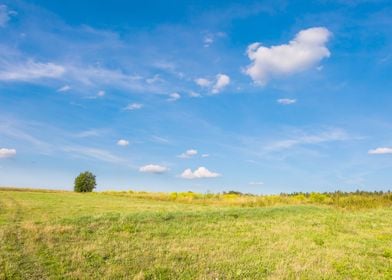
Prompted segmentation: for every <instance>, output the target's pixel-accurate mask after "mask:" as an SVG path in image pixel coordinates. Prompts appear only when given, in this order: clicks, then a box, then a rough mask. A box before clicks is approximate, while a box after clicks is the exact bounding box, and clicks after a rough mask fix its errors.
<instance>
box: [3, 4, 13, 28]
mask: <svg viewBox="0 0 392 280" xmlns="http://www.w3.org/2000/svg"><path fill="white" fill-rule="evenodd" d="M12 15H16V12H15V11H11V10H9V9H8V7H7V6H6V5H0V27H5V26H6V25H7V23H8V22H9V21H10V19H11V16H12Z"/></svg>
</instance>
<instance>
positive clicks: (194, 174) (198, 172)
mask: <svg viewBox="0 0 392 280" xmlns="http://www.w3.org/2000/svg"><path fill="white" fill-rule="evenodd" d="M219 176H221V175H220V174H219V173H215V172H211V171H210V170H208V169H207V168H205V167H203V166H201V167H199V168H197V169H195V171H192V170H191V169H190V168H188V169H185V170H184V172H182V174H181V175H180V177H181V178H184V179H203V178H215V177H219Z"/></svg>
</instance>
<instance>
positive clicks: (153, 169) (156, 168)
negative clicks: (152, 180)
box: [139, 164, 168, 174]
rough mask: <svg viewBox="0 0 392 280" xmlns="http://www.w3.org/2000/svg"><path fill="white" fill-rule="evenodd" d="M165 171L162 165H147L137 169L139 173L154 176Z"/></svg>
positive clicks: (165, 168)
mask: <svg viewBox="0 0 392 280" xmlns="http://www.w3.org/2000/svg"><path fill="white" fill-rule="evenodd" d="M167 170H168V169H167V167H165V166H162V165H157V164H147V165H145V166H141V167H140V168H139V171H140V172H145V173H155V174H162V173H164V172H166V171H167Z"/></svg>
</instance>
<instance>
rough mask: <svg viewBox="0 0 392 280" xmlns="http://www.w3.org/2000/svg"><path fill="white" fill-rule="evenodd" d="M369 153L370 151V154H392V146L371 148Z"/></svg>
mask: <svg viewBox="0 0 392 280" xmlns="http://www.w3.org/2000/svg"><path fill="white" fill-rule="evenodd" d="M368 153H369V154H370V155H386V154H392V148H390V147H382V148H376V149H373V150H370V151H369V152H368Z"/></svg>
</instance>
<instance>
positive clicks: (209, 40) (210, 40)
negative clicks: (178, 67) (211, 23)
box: [203, 34, 214, 48]
mask: <svg viewBox="0 0 392 280" xmlns="http://www.w3.org/2000/svg"><path fill="white" fill-rule="evenodd" d="M213 42H214V37H213V36H212V35H211V34H208V35H206V36H204V38H203V43H204V47H205V48H208V47H209V46H210V45H211V44H212V43H213Z"/></svg>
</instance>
